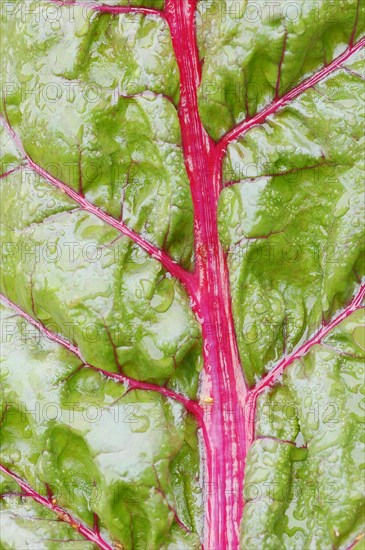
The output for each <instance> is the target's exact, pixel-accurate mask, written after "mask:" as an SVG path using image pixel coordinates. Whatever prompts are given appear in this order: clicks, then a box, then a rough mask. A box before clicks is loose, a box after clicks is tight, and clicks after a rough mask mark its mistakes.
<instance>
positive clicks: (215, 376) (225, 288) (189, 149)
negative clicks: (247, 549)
mask: <svg viewBox="0 0 365 550" xmlns="http://www.w3.org/2000/svg"><path fill="white" fill-rule="evenodd" d="M195 8H196V1H194V0H167V1H166V6H165V11H166V18H167V21H168V23H169V25H170V29H171V36H172V43H173V48H174V51H175V56H176V59H177V63H178V66H179V70H180V102H179V109H178V115H179V120H180V127H181V134H182V145H183V150H184V158H185V165H186V169H187V173H188V177H189V181H190V187H191V194H192V200H193V205H194V236H195V262H196V272H195V274H196V279H197V285H198V289H197V293H196V297H197V303H196V304H195V311H196V312H197V315H198V318H199V320H200V322H201V324H202V332H203V341H204V373H203V379H202V384H201V398H202V401H203V402H204V397H205V396H207V397H209V398H210V399H209V400H208V401H210V402H211V403H210V404H208V405H207V406H205V415H204V422H203V425H202V429H203V434H204V443H205V456H204V471H205V472H204V475H205V477H204V485H205V487H204V488H205V491H204V493H205V529H204V548H205V550H227V549H229V550H237V549H238V548H239V526H240V522H241V518H242V511H243V479H244V462H245V456H246V451H247V447H248V433H247V431H246V430H245V422H244V417H243V411H244V407H245V402H246V396H247V388H246V385H245V381H244V377H243V373H242V369H241V365H240V360H239V354H238V349H237V343H236V337H235V331H234V324H233V317H232V311H231V298H230V287H229V278H228V269H227V258H226V254H225V253H224V251H223V249H222V246H221V244H220V240H219V235H218V224H217V208H218V199H219V193H220V189H221V170H222V167H221V162H220V159H219V158H216V157H217V148H216V146H215V144H214V142H213V141H212V140H211V138H210V137H209V136H208V134H207V133H206V131H205V130H204V128H203V125H202V123H201V120H200V116H199V110H198V100H197V90H198V87H199V84H200V64H199V57H198V51H197V43H196V34H195ZM245 432H246V433H245Z"/></svg>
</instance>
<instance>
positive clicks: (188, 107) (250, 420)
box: [27, 0, 365, 550]
mask: <svg viewBox="0 0 365 550" xmlns="http://www.w3.org/2000/svg"><path fill="white" fill-rule="evenodd" d="M195 5H196V2H195V1H194V0H190V1H189V0H166V13H165V14H163V13H162V12H159V11H158V10H149V9H144V8H131V9H129V8H126V9H124V8H117V7H116V8H115V9H113V8H110V7H104V6H95V7H94V9H96V10H97V11H105V12H111V13H123V12H124V13H126V12H138V11H139V12H141V13H145V14H146V15H148V14H149V15H162V16H163V17H165V18H166V20H167V22H168V24H169V25H170V28H171V31H172V35H174V32H175V40H174V39H173V46H174V50H175V54H176V58H177V60H178V64H179V68H180V73H181V99H180V105H179V119H180V124H181V133H182V141H183V147H184V154H185V163H186V168H187V172H188V175H189V180H190V183H191V191H192V199H193V205H194V213H195V231H194V233H195V254H196V264H197V270H196V273H195V274H194V276H193V277H190V274H188V275H186V272H184V270H183V269H182V268H180V267H179V266H177V264H176V263H175V262H173V261H172V260H170V259H169V258H168V257H167V256H166V255H165V254H164V253H162V252H161V251H159V250H158V249H156V247H153V245H150V244H149V243H146V242H145V241H144V240H143V239H142V238H139V236H138V235H136V234H135V233H134V232H133V231H131V230H129V229H128V228H127V227H125V226H124V224H122V225H121V224H120V223H119V222H117V221H116V220H114V219H112V218H111V217H110V216H108V215H107V214H106V213H104V212H103V211H102V210H101V209H99V208H97V207H96V206H94V205H91V204H90V203H88V201H86V199H85V198H84V197H81V196H80V195H79V194H77V193H76V192H74V191H73V190H70V188H69V187H68V186H67V185H66V184H64V183H63V182H60V181H59V180H56V179H55V178H53V181H52V176H50V175H49V174H47V173H46V172H45V171H44V172H43V173H42V170H43V169H42V168H41V167H39V166H38V165H37V164H36V163H34V162H33V161H32V159H30V158H29V157H27V159H28V162H29V164H30V165H31V166H32V167H33V168H34V169H35V170H36V171H37V172H38V173H39V174H41V175H43V176H44V177H45V178H47V179H48V180H49V181H51V183H53V184H54V185H55V186H56V187H58V188H60V189H62V190H63V191H65V192H66V193H67V194H68V195H69V196H71V197H72V198H73V199H74V200H75V201H76V202H78V204H80V206H81V207H82V208H84V209H85V210H87V211H89V212H90V213H92V214H94V215H96V216H98V217H99V218H101V219H103V221H105V222H106V223H109V224H110V225H113V226H115V227H116V225H115V224H119V225H118V227H116V228H117V229H118V230H119V231H121V232H122V233H124V234H126V235H127V236H129V237H130V238H131V239H132V240H134V242H137V243H138V244H139V245H140V246H141V247H142V248H143V249H144V250H146V252H148V253H149V254H150V255H151V256H153V257H154V258H155V259H157V260H158V261H160V262H161V263H162V264H163V265H164V266H165V267H166V269H168V270H170V271H171V272H172V273H173V272H175V273H173V274H175V276H176V277H177V278H179V280H182V282H183V284H185V286H186V288H187V290H188V292H189V293H190V295H191V297H192V299H194V300H196V301H197V302H199V307H198V308H197V311H200V313H201V314H202V317H203V319H210V318H211V311H212V310H213V309H214V307H216V306H218V317H217V324H218V329H219V330H218V331H217V332H216V333H215V334H214V336H212V335H211V334H210V333H207V331H206V327H204V322H203V335H204V342H205V343H206V344H207V345H208V346H209V347H210V348H211V350H213V352H214V355H215V356H217V357H223V359H224V360H223V361H222V363H221V365H220V366H221V369H220V368H219V369H218V368H214V369H212V368H211V365H209V364H206V365H205V369H206V374H207V375H208V376H209V377H210V378H211V382H212V386H211V387H212V392H213V394H214V400H215V405H218V408H220V409H221V410H223V407H224V405H228V406H233V407H234V408H235V410H236V405H239V406H241V404H242V401H243V399H244V397H245V396H246V398H245V403H244V404H243V406H244V407H245V409H244V410H245V412H246V415H245V423H244V424H245V427H244V428H243V427H242V426H241V427H240V431H239V432H236V433H235V441H233V444H234V445H236V451H237V449H238V450H239V452H237V455H238V456H239V460H240V462H239V464H234V463H232V461H231V458H232V457H231V456H228V455H227V453H226V449H225V443H226V441H225V437H226V435H227V432H226V431H224V429H225V427H224V426H222V425H221V426H220V427H219V428H220V429H221V431H219V429H218V428H216V427H215V426H214V423H212V422H209V417H208V418H206V419H205V422H204V423H202V426H201V427H202V430H203V433H204V438H205V442H206V453H205V454H206V457H205V460H206V469H207V470H208V471H209V472H210V475H211V477H214V475H215V474H216V475H218V476H220V475H222V473H223V474H224V471H223V470H222V468H226V469H227V466H228V468H229V469H230V472H231V474H230V475H229V476H228V478H229V479H227V480H226V481H227V485H228V486H231V487H234V485H235V481H238V487H239V488H241V487H242V484H243V477H244V471H243V470H244V468H243V466H244V457H245V453H246V451H247V448H248V446H249V444H250V443H251V442H252V440H253V437H254V411H255V403H256V398H257V395H258V394H259V393H260V391H259V388H261V391H263V390H264V389H266V388H268V387H270V386H271V385H272V384H273V383H275V382H276V381H277V380H278V378H279V376H280V374H281V373H282V371H283V370H284V369H285V368H286V367H287V366H288V365H289V364H291V363H292V361H294V360H295V358H297V357H296V356H295V357H294V355H293V356H289V357H288V358H285V359H284V360H283V361H282V362H281V363H280V364H279V365H278V366H277V367H275V368H274V371H275V372H274V371H273V373H272V375H271V376H270V375H268V377H266V378H264V379H263V381H262V383H261V384H259V385H258V386H257V387H256V388H254V389H253V390H251V391H247V389H246V386H245V384H244V381H243V375H242V370H241V367H240V363H239V357H238V351H237V344H236V341H235V334H234V324H233V317H232V311H231V302H230V293H229V281H228V271H227V263H226V257H225V255H224V253H223V251H222V248H221V245H220V242H219V238H218V228H217V219H216V209H217V204H218V197H219V190H220V187H221V163H222V159H223V156H224V154H225V151H226V148H227V145H228V144H229V143H230V142H231V141H232V140H234V139H236V138H237V137H239V136H241V135H242V134H243V133H245V132H247V131H248V130H249V129H250V128H252V127H253V126H255V125H258V124H262V123H263V122H265V120H266V119H267V117H269V116H270V115H272V114H274V113H276V112H277V111H278V110H279V109H281V108H282V107H284V106H285V105H286V104H287V103H289V102H290V101H292V100H293V99H295V98H296V97H298V96H299V95H300V94H301V93H303V92H304V91H305V90H307V89H309V88H311V87H313V86H314V85H315V84H316V83H317V82H319V81H320V80H322V79H323V78H325V77H326V76H328V75H329V74H330V73H331V72H332V71H333V70H335V69H336V68H338V67H339V66H340V65H341V63H344V62H345V61H346V60H347V59H348V58H349V57H350V56H351V55H352V54H353V53H355V51H358V50H359V49H360V48H362V47H363V46H364V45H365V38H364V39H362V40H360V41H359V42H358V43H357V44H355V45H353V44H352V43H350V46H349V48H348V49H347V50H346V51H345V52H344V53H343V54H342V55H341V56H339V58H337V59H336V60H334V61H333V62H332V63H331V64H330V65H328V66H327V67H325V68H324V69H322V70H321V71H319V72H318V73H316V74H315V75H313V77H311V78H309V79H307V80H306V81H304V82H303V83H301V84H300V85H299V86H297V87H296V88H294V89H293V90H292V91H291V92H289V93H288V94H285V96H283V97H282V98H276V99H275V100H274V102H273V103H272V104H271V105H269V106H268V107H267V108H266V109H264V110H263V111H262V112H260V113H258V114H257V115H255V116H254V117H253V118H251V119H250V120H247V121H244V122H242V123H240V124H238V125H237V126H236V127H235V128H234V129H233V130H231V131H230V132H228V133H227V134H226V135H225V136H224V137H223V138H222V139H221V140H220V142H218V144H215V143H213V141H212V140H211V139H210V138H209V136H208V135H207V133H206V132H205V130H204V128H203V126H202V124H201V120H200V117H199V112H198V105H197V97H196V92H197V88H198V85H199V82H200V65H199V60H198V55H197V47H196V37H195V27H194V13H193V14H192V12H195ZM175 10H176V11H175ZM179 35H180V38H181V40H179V39H178V36H179ZM173 38H174V37H173ZM184 40H185V42H184ZM186 41H187V43H186ZM207 164H209V165H210V166H212V165H214V169H213V171H212V173H211V175H210V177H209V176H207V175H206V170H207ZM208 184H211V185H210V187H209V185H208ZM210 251H213V253H214V262H212V263H209V262H210V260H209V258H208V260H207V259H206V254H207V253H209V252H210ZM170 262H171V263H170ZM209 285H210V287H212V286H213V287H214V286H216V290H217V291H218V294H217V296H216V298H217V302H216V304H215V305H214V306H213V304H211V303H210V302H209V300H208V301H207V298H210V294H209V293H208V292H207V287H209ZM362 289H363V287H361V291H360V294H361V298H362V297H363V293H362V292H363V290H362ZM213 290H214V288H213ZM358 298H359V295H358V296H357V297H356V300H357V299H358ZM358 307H359V306H358V305H356V308H355V309H357V308H358ZM219 312H222V315H223V318H224V319H225V320H227V319H228V325H229V326H227V331H226V332H225V331H223V332H222V326H220V325H221V320H220V319H222V315H221V316H219ZM352 312H353V309H351V308H350V309H349V308H346V310H345V311H344V312H343V313H342V314H341V316H342V315H345V316H344V317H343V318H342V317H341V320H343V319H344V318H346V317H347V316H348V315H350V314H351V313H352ZM338 322H340V321H338ZM336 324H337V323H336ZM326 330H327V329H326ZM328 330H330V329H328ZM219 331H221V332H219ZM227 333H228V338H227ZM220 336H222V338H220ZM323 337H324V336H323ZM317 342H318V335H317V336H316V337H313V338H312V339H311V340H309V341H308V342H307V343H305V344H303V346H301V348H299V350H298V351H297V352H296V353H300V354H301V355H300V356H302V355H304V354H305V353H307V351H308V350H309V349H310V347H311V346H312V345H314V344H315V343H317ZM227 357H231V359H232V361H231V362H230V363H229V364H226V363H225V360H226V358H227ZM232 386H235V390H234V391H230V388H231V387H232ZM146 389H147V388H146ZM227 390H228V393H227ZM232 396H234V398H233V399H232ZM173 398H175V397H173ZM235 400H237V402H235ZM223 420H227V425H228V424H229V428H230V429H231V430H233V431H230V432H229V433H230V434H232V433H234V426H232V425H231V423H232V416H229V415H228V416H225V415H224V414H223ZM207 428H209V430H208V429H207ZM215 430H216V431H215ZM209 431H211V433H208V432H209ZM212 436H213V442H214V443H215V444H217V441H216V439H217V438H220V439H219V441H218V445H219V447H220V448H221V460H219V461H218V463H217V464H215V463H214V461H213V459H212V456H211V454H210V443H211V441H212ZM214 438H215V439H214ZM231 443H232V442H231ZM227 462H228V464H227ZM240 494H241V493H240ZM221 497H222V498H221V512H220V514H219V517H218V514H217V516H216V517H214V516H212V515H210V522H211V523H210V524H209V525H208V527H209V528H210V529H211V530H212V531H213V534H210V536H209V540H220V541H221V540H222V538H221V536H222V533H221V532H220V531H221V530H222V528H223V529H224V528H225V526H226V524H227V522H226V519H227V518H226V517H225V515H224V510H225V509H226V507H227V503H228V499H229V498H230V497H227V495H226V494H225V493H224V492H223V493H221ZM42 498H43V497H42ZM238 500H239V503H238V504H237V507H236V512H235V513H236V515H237V516H236V517H235V518H234V519H235V521H234V523H235V525H234V527H233V531H234V533H233V535H232V532H229V533H223V537H225V538H224V539H223V544H224V545H225V547H227V548H228V544H231V545H232V548H238V547H239V540H238V524H239V522H238V521H237V518H238V517H240V516H241V515H242V510H243V501H242V499H240V498H239V499H238ZM45 505H46V504H45ZM230 505H232V498H231V499H230ZM207 506H208V514H209V506H210V499H208V502H207ZM215 513H217V511H215ZM222 519H223V521H222V523H221V524H219V521H220V520H222ZM232 519H233V518H232ZM106 547H107V548H109V546H106ZM106 547H105V548H106ZM101 548H104V546H101ZM206 550H210V549H208V548H207V549H206ZM214 550H223V549H221V548H214ZM224 550H225V548H224Z"/></svg>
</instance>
